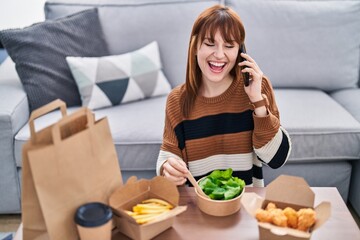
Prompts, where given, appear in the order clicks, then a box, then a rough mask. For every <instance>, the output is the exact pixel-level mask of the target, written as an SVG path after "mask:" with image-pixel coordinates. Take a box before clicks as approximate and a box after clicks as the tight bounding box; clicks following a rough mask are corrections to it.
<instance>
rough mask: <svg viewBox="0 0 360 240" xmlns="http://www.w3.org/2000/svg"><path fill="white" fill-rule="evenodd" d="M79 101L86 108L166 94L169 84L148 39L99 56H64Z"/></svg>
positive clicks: (169, 87)
mask: <svg viewBox="0 0 360 240" xmlns="http://www.w3.org/2000/svg"><path fill="white" fill-rule="evenodd" d="M66 61H67V63H68V65H69V67H70V70H71V72H72V75H73V76H74V78H75V81H76V84H77V86H78V88H79V92H80V96H81V100H82V105H83V106H86V107H89V108H90V109H97V108H103V107H110V106H115V105H119V104H123V103H126V102H131V101H136V100H141V99H144V98H151V97H155V96H159V95H166V94H168V93H169V92H170V91H171V86H170V84H169V82H168V80H167V79H166V77H165V76H164V74H163V72H162V70H161V68H162V65H161V60H160V54H159V47H158V44H157V42H152V43H150V44H148V45H146V46H145V47H143V48H141V49H139V50H136V51H134V52H130V53H126V54H121V55H113V56H105V57H99V58H94V57H92V58H89V57H87V58H86V57H67V58H66Z"/></svg>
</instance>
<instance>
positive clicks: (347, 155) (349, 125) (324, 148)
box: [0, 0, 360, 213]
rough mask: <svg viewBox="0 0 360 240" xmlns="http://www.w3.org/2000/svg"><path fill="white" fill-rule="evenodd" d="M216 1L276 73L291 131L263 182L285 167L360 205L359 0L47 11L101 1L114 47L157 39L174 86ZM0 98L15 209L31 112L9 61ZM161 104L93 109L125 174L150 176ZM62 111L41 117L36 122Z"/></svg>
mask: <svg viewBox="0 0 360 240" xmlns="http://www.w3.org/2000/svg"><path fill="white" fill-rule="evenodd" d="M217 3H223V4H225V5H228V6H231V7H233V9H234V10H235V11H237V12H238V13H239V15H240V17H241V18H242V20H243V22H244V24H245V28H246V33H247V35H246V45H247V49H248V53H249V54H250V55H251V56H252V57H253V58H254V59H255V60H256V61H257V62H258V64H259V65H260V67H261V68H262V70H263V72H264V73H265V74H266V75H267V76H268V77H269V78H270V80H271V81H272V83H273V86H274V88H275V93H276V99H277V103H278V106H279V109H280V117H281V123H282V125H283V126H284V127H285V128H286V129H287V130H288V132H289V134H290V135H291V139H292V153H291V156H290V159H289V161H288V162H287V164H286V165H284V166H283V167H282V168H280V169H277V170H271V169H269V168H266V167H265V168H264V179H265V183H268V182H270V181H272V180H273V179H274V178H275V177H276V176H278V175H279V174H291V175H297V176H302V177H304V178H305V179H306V180H307V181H308V182H309V184H310V185H311V186H321V187H326V186H327V187H330V186H331V187H337V188H338V190H339V192H340V194H341V196H342V197H343V199H344V201H348V200H349V201H350V202H351V204H352V205H353V206H354V208H355V209H356V211H357V212H358V213H360V195H359V184H360V181H359V178H360V161H359V159H360V123H359V122H360V89H359V70H360V63H359V61H360V1H332V0H331V1H325V0H324V1H291V0H288V1H286V0H284V1H276V0H273V1H260V0H253V1H248V0H243V1H236V0H230V1H215V0H157V1H156V0H141V1H130V0H98V1H91V0H51V1H48V2H47V3H46V5H45V13H46V18H47V19H55V18H59V17H62V16H65V15H68V14H71V13H74V12H77V11H80V10H83V9H87V8H93V7H98V9H99V18H100V22H101V25H102V28H103V31H104V35H105V39H106V41H107V44H108V47H109V51H110V53H111V54H112V55H115V54H121V53H126V52H129V51H133V50H135V49H138V48H140V47H142V46H145V45H146V44H148V43H149V42H151V41H154V40H156V41H157V42H158V44H159V48H160V55H161V60H162V63H163V71H164V73H165V75H166V77H167V78H168V80H169V81H170V83H171V86H172V87H175V86H177V85H179V84H181V83H183V82H184V79H185V69H186V56H187V45H188V40H189V35H190V31H191V27H192V24H193V22H194V20H195V18H196V17H197V15H198V14H199V13H200V12H201V11H202V10H204V9H205V8H207V7H209V6H212V5H214V4H217ZM4 65H6V66H4ZM0 96H1V101H0V133H1V135H0V152H1V154H0V166H1V167H0V213H17V212H20V211H21V209H20V194H21V186H20V185H21V148H22V145H23V144H24V143H25V142H26V141H27V140H28V139H29V128H28V124H27V121H28V118H29V114H30V113H29V112H30V111H29V107H28V99H27V95H26V93H25V91H24V90H23V88H22V85H21V83H20V81H19V79H18V77H17V75H16V72H15V70H14V65H13V63H11V60H10V59H7V60H6V61H5V62H4V64H3V66H0ZM165 102H166V96H160V97H156V98H151V99H146V100H142V101H137V102H132V103H127V104H123V105H120V106H116V107H110V108H105V109H100V110H95V111H94V112H95V115H96V117H98V118H100V117H103V116H107V117H108V119H109V123H110V128H111V132H112V135H113V139H114V144H115V147H116V150H117V153H118V158H119V162H120V166H121V169H122V174H123V178H124V180H125V179H126V178H128V177H129V176H131V175H137V176H138V177H144V178H150V177H152V176H154V175H155V165H156V159H157V156H158V152H159V148H160V145H161V142H162V131H163V125H164V108H165ZM78 108H79V107H76V106H75V107H70V108H69V112H71V111H74V110H76V109H78ZM59 116H60V114H59V112H52V113H50V114H48V115H46V116H44V117H42V118H40V119H38V120H37V121H36V122H35V126H36V129H40V128H42V127H44V126H47V125H48V124H50V123H52V122H54V121H56V120H57V119H58V118H59Z"/></svg>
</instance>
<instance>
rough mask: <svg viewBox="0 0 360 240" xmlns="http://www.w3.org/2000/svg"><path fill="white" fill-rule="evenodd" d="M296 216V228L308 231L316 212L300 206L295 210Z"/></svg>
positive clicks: (313, 221) (314, 219)
mask: <svg viewBox="0 0 360 240" xmlns="http://www.w3.org/2000/svg"><path fill="white" fill-rule="evenodd" d="M297 216H298V226H297V229H298V230H302V231H308V230H309V228H310V227H311V226H312V225H314V223H315V221H316V213H315V211H314V210H313V209H311V208H302V209H300V210H299V211H297Z"/></svg>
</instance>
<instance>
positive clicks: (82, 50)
mask: <svg viewBox="0 0 360 240" xmlns="http://www.w3.org/2000/svg"><path fill="white" fill-rule="evenodd" d="M0 41H1V42H2V44H3V45H4V47H5V49H6V50H7V52H8V53H9V55H10V57H11V58H12V60H13V61H14V62H15V64H16V70H17V72H18V74H19V77H20V79H21V82H22V84H23V86H24V89H25V91H26V93H27V96H28V100H29V105H30V110H31V111H32V110H34V109H36V108H38V107H40V106H42V105H44V104H46V103H48V102H50V101H52V100H54V99H57V98H60V99H62V100H63V101H65V102H66V104H67V105H68V106H74V105H81V100H80V95H79V91H78V88H77V86H76V83H75V81H74V79H73V77H72V75H71V72H70V70H69V68H68V66H67V63H66V60H65V58H66V56H69V55H71V56H88V57H99V56H105V55H109V52H108V49H107V44H106V42H105V40H104V38H103V33H102V28H101V25H100V22H99V18H98V13H97V9H90V10H86V11H83V12H79V13H77V14H73V15H70V16H68V17H64V18H60V19H58V20H47V21H44V22H41V23H37V24H34V25H31V26H29V27H26V28H23V29H9V30H3V31H1V32H0Z"/></svg>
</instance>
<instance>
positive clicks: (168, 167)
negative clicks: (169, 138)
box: [162, 157, 189, 185]
mask: <svg viewBox="0 0 360 240" xmlns="http://www.w3.org/2000/svg"><path fill="white" fill-rule="evenodd" d="M162 167H163V172H162V175H163V176H164V177H165V178H167V179H168V180H170V181H172V182H173V183H175V184H176V185H183V184H184V183H185V182H186V174H187V173H188V171H189V170H188V169H187V167H186V164H185V162H184V161H182V160H179V159H176V158H172V157H170V158H168V159H167V161H166V162H165V163H164V164H163V166H162Z"/></svg>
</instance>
